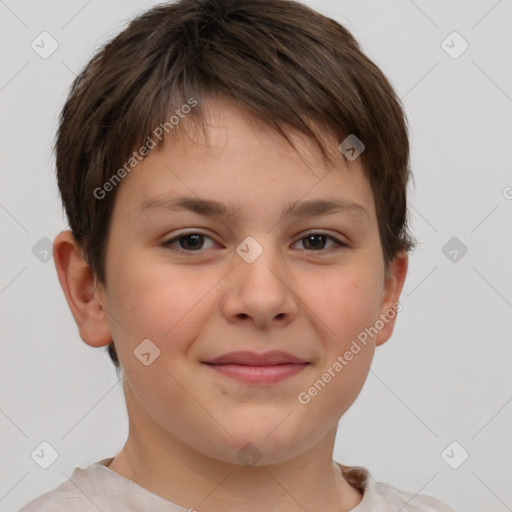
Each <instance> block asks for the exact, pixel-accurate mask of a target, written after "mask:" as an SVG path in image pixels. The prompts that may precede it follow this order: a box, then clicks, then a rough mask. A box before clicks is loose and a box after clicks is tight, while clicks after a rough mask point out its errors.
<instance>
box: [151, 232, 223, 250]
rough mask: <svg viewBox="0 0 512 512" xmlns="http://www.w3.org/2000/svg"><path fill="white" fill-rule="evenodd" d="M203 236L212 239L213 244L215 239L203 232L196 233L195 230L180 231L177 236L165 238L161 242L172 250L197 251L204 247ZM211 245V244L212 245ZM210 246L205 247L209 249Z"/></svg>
mask: <svg viewBox="0 0 512 512" xmlns="http://www.w3.org/2000/svg"><path fill="white" fill-rule="evenodd" d="M205 238H209V239H210V240H212V242H213V244H215V241H214V240H213V239H212V238H211V237H209V236H207V235H205V234H203V233H197V232H195V231H194V232H190V233H182V234H180V235H178V236H175V237H173V238H171V239H170V240H166V241H165V242H162V244H161V245H162V247H170V248H171V249H173V250H176V251H180V250H181V251H186V252H194V251H199V250H200V249H203V248H204V240H205ZM176 243H179V246H180V247H179V248H178V247H172V246H173V245H174V244H176ZM212 247H213V246H212ZM210 248H211V247H207V249H210Z"/></svg>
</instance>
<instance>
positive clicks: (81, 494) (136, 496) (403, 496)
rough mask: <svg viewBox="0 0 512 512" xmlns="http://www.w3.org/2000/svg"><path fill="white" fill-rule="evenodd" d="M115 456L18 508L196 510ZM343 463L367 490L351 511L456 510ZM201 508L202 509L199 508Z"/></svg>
mask: <svg viewBox="0 0 512 512" xmlns="http://www.w3.org/2000/svg"><path fill="white" fill-rule="evenodd" d="M112 460H113V458H107V459H103V460H100V461H98V462H95V463H94V464H92V465H91V466H89V467H88V468H86V469H81V468H75V470H74V471H73V474H72V475H71V481H69V480H68V481H65V482H63V483H62V484H60V485H59V486H58V487H57V488H55V489H53V490H52V491H48V492H46V493H45V494H42V495H41V496H39V497H38V498H35V499H34V500H32V501H31V502H30V503H27V505H25V506H24V507H23V508H22V509H21V510H19V511H18V512H98V511H101V512H192V511H193V510H194V509H193V508H190V509H187V508H183V507H180V506H178V505H176V504H175V503H171V502H170V501H167V500H165V499H164V498H162V497H160V496H158V495H156V494H153V493H152V492H149V491H148V490H147V489H144V487H141V486H140V485H138V484H136V483H135V482H133V481H132V480H129V479H128V478H125V477H124V476H122V475H120V474H119V473H116V472H115V471H112V470H111V469H109V468H108V467H107V466H108V464H110V462H111V461H112ZM338 465H339V466H340V467H341V470H342V472H343V475H344V477H345V478H346V480H347V481H348V482H349V483H350V484H351V485H352V486H354V487H355V488H357V489H359V490H360V491H361V492H362V493H363V499H362V501H361V503H359V505H357V506H356V507H355V508H353V509H352V510H351V511H350V512H397V511H398V510H400V512H455V511H454V510H453V509H452V508H450V507H449V506H448V505H445V504H444V503H442V502H440V501H439V500H437V499H435V498H431V497H429V496H424V495H421V494H418V495H415V494H413V493H408V492H404V491H400V490H398V489H396V488H394V487H391V486H390V485H387V484H384V483H379V482H375V481H374V480H373V478H372V477H371V475H370V473H369V472H368V470H367V469H365V468H362V467H348V466H343V465H342V464H339V463H338ZM199 512H200V511H199Z"/></svg>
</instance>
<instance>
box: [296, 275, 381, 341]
mask: <svg viewBox="0 0 512 512" xmlns="http://www.w3.org/2000/svg"><path fill="white" fill-rule="evenodd" d="M379 283H380V276H379V275H377V273H372V272H371V271H369V269H368V267H366V268H365V269H363V270H361V271H357V269H354V270H350V271H349V270H348V269H345V270H342V271H340V273H339V275H333V274H332V273H330V274H329V275H328V276H326V277H325V278H324V279H322V280H320V281H317V282H316V286H313V287H311V286H309V287H303V291H302V294H301V295H300V297H301V298H302V297H304V303H305V306H307V308H308V307H309V308H310V311H312V315H311V317H312V318H313V319H316V320H315V321H316V324H317V325H318V327H319V328H320V326H322V327H321V329H322V331H323V332H324V334H325V339H326V340H331V343H333V344H334V345H338V348H339V349H340V350H341V349H342V348H343V346H344V345H345V344H346V343H347V342H349V341H350V340H351V339H353V338H355V337H357V335H358V334H359V333H360V332H361V331H364V329H365V327H368V326H370V325H373V323H374V322H375V320H376V318H378V314H379V309H380V308H379V306H380V296H381V293H382V288H381V287H380V286H379ZM307 308H306V309H307Z"/></svg>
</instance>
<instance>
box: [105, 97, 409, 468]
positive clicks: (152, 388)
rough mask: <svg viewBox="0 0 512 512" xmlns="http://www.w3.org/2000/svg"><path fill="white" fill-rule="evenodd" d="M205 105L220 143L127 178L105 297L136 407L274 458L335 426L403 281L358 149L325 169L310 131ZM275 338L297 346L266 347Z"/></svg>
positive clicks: (161, 429) (154, 420) (234, 451)
mask: <svg viewBox="0 0 512 512" xmlns="http://www.w3.org/2000/svg"><path fill="white" fill-rule="evenodd" d="M208 107H209V116H210V118H209V119H210V131H209V133H210V146H209V147H206V146H205V145H204V144H203V141H202V140H201V139H200V138H199V136H197V137H196V140H193V139H192V138H191V139H182V140H181V141H179V144H178V143H175V144H167V145H166V146H165V148H164V149H163V150H162V151H158V152H157V151H152V152H150V154H149V155H148V156H147V157H146V158H145V159H144V160H143V161H142V162H141V163H140V164H139V165H138V166H136V167H135V168H134V169H133V170H132V172H131V173H130V175H128V176H127V177H126V178H125V179H124V181H123V182H122V184H121V186H120V189H119V191H118V196H117V198H116V202H115V207H114V212H113V217H112V225H111V232H110V234H109V239H108V244H107V259H106V267H105V268H106V275H107V282H106V287H105V288H102V289H100V290H99V294H100V295H99V299H98V300H100V301H101V303H102V304H104V306H105V309H106V310H107V311H108V312H109V325H110V330H111V333H112V337H113V339H114V341H115V345H116V349H117V352H118V355H119V359H120V361H121V365H122V367H123V368H124V371H125V392H126V399H127V402H128V407H129V411H130V417H131V419H132V420H133V418H134V417H137V418H138V419H139V420H140V423H141V425H142V424H143V425H144V428H145V429H151V435H153V436H160V439H161V442H164V443H165V442H166V439H168V440H169V441H170V440H178V441H179V442H181V443H184V444H185V445H187V446H190V447H193V448H194V449H195V450H197V451H199V452H201V453H202V454H204V455H207V456H209V457H213V458H216V459H218V460H223V461H227V462H232V463H236V464H241V463H243V461H242V459H241V458H240V454H241V453H242V454H243V453H244V452H243V450H251V449H252V450H257V452H256V453H259V454H260V456H261V457H262V458H261V463H276V462H280V461H284V460H287V459H289V458H291V457H294V456H297V455H299V454H300V453H303V452H305V451H307V450H309V449H310V448H311V447H312V446H314V445H315V444H316V443H317V442H318V441H319V440H321V439H322V438H324V437H325V436H326V435H327V433H328V432H331V431H332V429H333V428H336V425H337V422H338V420H339V418H340V417H341V415H342V414H343V413H344V412H345V411H346V410H347V409H348V408H349V406H350V405H351V404H352V403H353V401H354V400H355V398H356V396H357V395H358V393H359V391H360V390H361V388H362V386H363V383H364V381H365V378H366V376H367V373H368V371H369V367H370V363H371V360H372V357H373V353H374V348H375V345H376V344H379V343H382V342H383V341H385V340H386V339H387V338H388V337H389V335H390V334H391V330H392V325H393V318H394V316H395V315H396V310H395V309H392V308H393V304H396V302H397V299H398V296H399V293H400V289H401V281H400V276H399V279H398V281H397V279H396V275H395V277H391V278H389V279H386V278H385V273H384V263H383V257H382V249H381V244H380V239H379V232H378V225H377V218H376V212H375V207H374V200H373V196H372V191H371V187H370V185H369V183H368V181H367V180H366V178H365V176H364V175H363V171H362V169H361V167H360V163H359V160H355V161H354V162H350V163H349V165H350V167H348V166H347V164H346V163H345V162H344V160H343V158H342V155H341V153H339V154H338V157H337V160H336V162H337V163H336V165H335V167H332V168H330V167H328V166H327V165H326V164H325V163H324V162H323V160H322V159H321V156H320V154H319V153H318V152H317V151H316V150H315V148H314V147H313V145H312V143H311V142H309V141H308V140H307V139H305V138H302V137H299V136H297V137H294V140H295V141H296V143H297V146H298V147H300V148H302V149H301V154H298V153H297V152H295V151H294V150H293V149H292V148H291V147H290V146H287V145H286V144H285V142H284V141H283V139H282V138H281V137H280V136H279V135H277V134H276V133H275V132H273V131H272V130H271V129H270V128H268V127H267V126H265V125H264V123H262V122H260V121H257V120H255V119H253V118H251V117H249V115H248V114H247V113H245V112H244V111H243V110H240V109H239V108H238V107H236V106H235V105H233V104H231V103H228V102H220V101H215V102H214V101H213V100H211V101H210V102H209V103H208ZM329 140H330V139H329ZM338 144H339V142H337V141H335V140H334V139H333V140H332V147H333V151H338V149H337V146H338ZM184 198H189V199H187V200H186V199H184ZM205 201H215V203H214V205H213V206H212V204H211V203H205ZM305 202H308V203H309V208H308V207H306V206H305ZM326 202H329V203H326ZM334 203H338V204H339V205H340V206H339V207H337V208H333V204H334ZM293 205H295V208H293V209H292V210H290V211H289V212H288V213H286V210H287V209H288V208H289V207H292V206H293ZM301 205H302V208H300V206H301ZM216 206H220V207H222V208H221V209H218V210H215V208H214V207H216ZM235 213H236V215H234V214H235ZM230 214H232V215H230ZM402 282H403V281H402ZM397 283H398V284H397ZM395 307H396V306H395ZM390 311H391V312H390ZM383 315H387V316H386V317H385V320H386V321H384V317H383ZM379 319H380V320H379ZM376 322H378V326H382V325H383V326H382V327H381V328H380V329H375V325H376ZM371 327H373V328H374V330H373V331H372V330H371V329H370V328H371ZM365 329H369V330H370V332H371V333H372V334H373V335H374V337H373V338H372V337H371V336H368V331H365ZM375 330H378V334H375ZM365 332H366V341H365V342H363V341H362V340H363V339H365V336H364V333H365ZM358 337H359V338H358ZM144 340H150V341H144ZM141 343H143V344H142V345H141ZM271 351H279V352H284V353H286V354H288V355H283V354H281V358H280V359H279V358H277V359H272V358H270V359H267V360H265V359H264V358H263V359H262V358H259V356H262V355H263V356H265V355H269V354H268V353H269V352H271ZM234 352H250V353H252V354H245V355H244V354H242V356H240V355H239V356H236V355H231V356H230V355H229V354H232V353H234ZM350 354H352V355H351V356H350ZM270 355H271V354H270ZM223 356H226V357H224V359H221V360H220V362H219V361H217V364H214V363H213V360H215V359H218V358H222V357H223ZM277 363H279V365H278V364H277ZM255 365H256V366H255ZM258 365H259V366H258ZM319 381H320V383H319ZM315 383H316V387H315ZM146 434H148V435H149V434H150V433H149V432H146ZM247 443H252V445H254V447H255V448H247ZM244 446H245V448H244ZM240 450H242V452H240Z"/></svg>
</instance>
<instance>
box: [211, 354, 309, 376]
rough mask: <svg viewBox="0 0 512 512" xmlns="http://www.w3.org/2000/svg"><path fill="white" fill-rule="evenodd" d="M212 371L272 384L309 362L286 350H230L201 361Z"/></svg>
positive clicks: (301, 368) (293, 373) (298, 371)
mask: <svg viewBox="0 0 512 512" xmlns="http://www.w3.org/2000/svg"><path fill="white" fill-rule="evenodd" d="M203 364H205V365H206V366H208V367H209V368H211V369H212V370H213V371H215V372H218V373H221V374H223V375H225V376H227V377H231V378H233V379H237V380H239V381H242V382H245V383H249V384H274V383H276V382H280V381H282V380H284V379H287V378H289V377H292V376H294V375H297V374H298V373H300V372H301V371H302V370H304V368H306V366H307V365H309V362H307V361H305V360H304V359H300V358H298V357H295V356H293V355H292V354H289V353H287V352H281V351H277V350H274V351H271V352H264V353H257V352H230V353H229V354H224V355H222V356H219V357H216V358H213V359H209V360H207V361H203Z"/></svg>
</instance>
